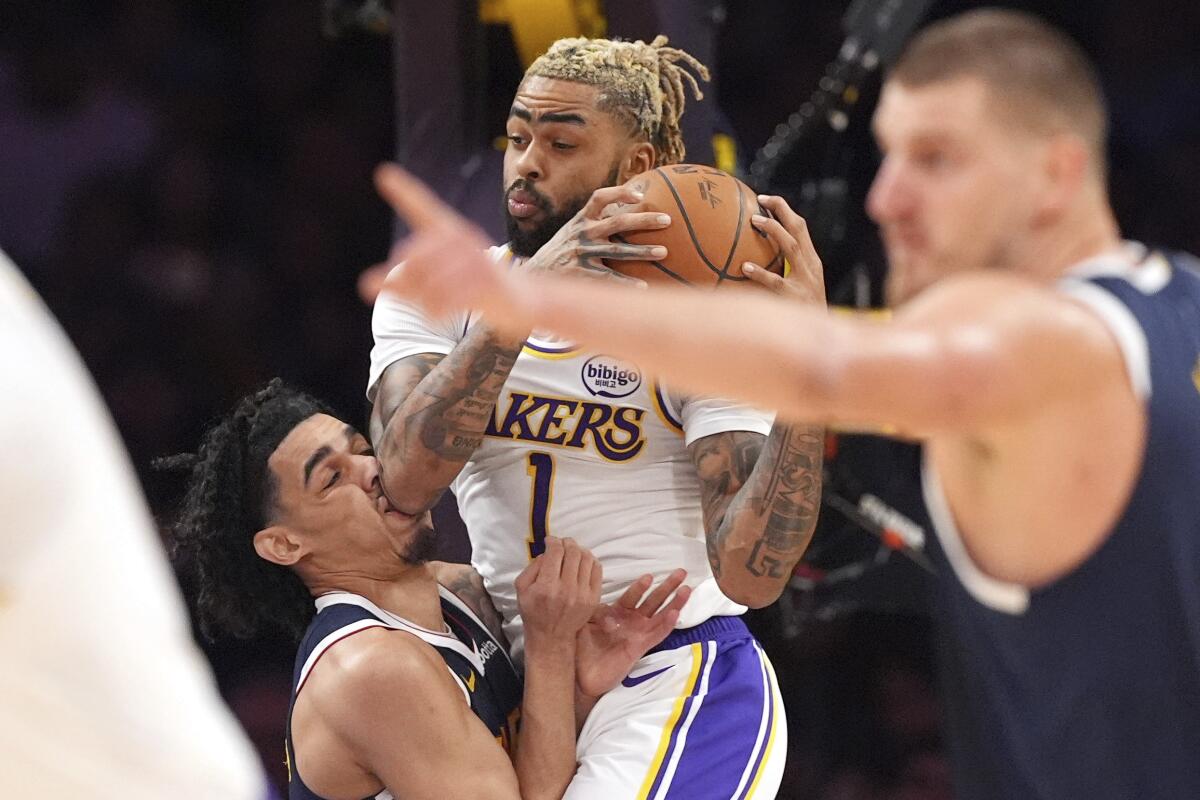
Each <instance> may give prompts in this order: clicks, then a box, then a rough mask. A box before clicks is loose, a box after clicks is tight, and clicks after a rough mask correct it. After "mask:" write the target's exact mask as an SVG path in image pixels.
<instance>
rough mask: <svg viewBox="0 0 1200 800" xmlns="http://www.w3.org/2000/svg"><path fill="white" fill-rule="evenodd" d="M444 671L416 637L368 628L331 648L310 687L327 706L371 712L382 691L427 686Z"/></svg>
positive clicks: (310, 682) (430, 650) (426, 647)
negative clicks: (349, 706)
mask: <svg viewBox="0 0 1200 800" xmlns="http://www.w3.org/2000/svg"><path fill="white" fill-rule="evenodd" d="M444 670H445V666H444V664H443V662H442V660H441V657H440V656H439V655H438V654H437V651H436V650H434V648H433V647H431V646H430V645H428V644H426V643H425V642H423V641H422V640H421V639H419V638H418V637H416V636H412V635H410V634H408V633H406V632H404V631H397V630H392V629H390V628H384V627H377V628H368V629H366V630H363V631H360V632H358V633H356V634H354V635H353V636H349V637H347V638H346V639H345V640H343V641H340V642H337V643H336V644H335V645H334V646H332V647H330V648H329V649H328V650H327V651H326V652H325V653H324V654H323V655H322V657H321V660H320V663H319V664H317V666H316V667H314V669H313V674H312V676H311V678H310V680H309V681H308V683H307V687H306V688H307V689H309V690H311V691H312V694H313V695H314V699H315V700H316V701H317V702H318V704H320V705H323V706H327V707H328V705H329V704H333V705H341V704H350V705H353V706H358V707H369V706H370V705H371V704H372V702H373V701H374V699H375V698H377V697H378V696H379V693H380V692H390V691H393V690H402V689H403V688H404V687H411V686H428V685H429V684H430V682H431V681H432V680H433V679H435V678H438V677H440V676H439V672H441V671H444ZM323 701H324V702H323Z"/></svg>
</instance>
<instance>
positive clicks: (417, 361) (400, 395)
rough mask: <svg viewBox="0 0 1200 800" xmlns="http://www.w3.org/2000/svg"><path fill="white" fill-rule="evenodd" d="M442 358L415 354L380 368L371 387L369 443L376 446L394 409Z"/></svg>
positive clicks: (431, 354)
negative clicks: (372, 400)
mask: <svg viewBox="0 0 1200 800" xmlns="http://www.w3.org/2000/svg"><path fill="white" fill-rule="evenodd" d="M443 358H445V356H444V355H442V354H441V353H418V354H416V355H412V356H407V357H405V358H401V359H398V360H396V361H393V362H392V363H391V364H389V365H388V367H387V368H386V369H384V371H383V374H382V375H380V377H379V380H378V381H377V382H376V384H375V401H374V402H373V403H372V404H371V427H370V432H371V441H372V442H374V443H375V445H376V447H378V446H379V440H380V436H381V435H382V434H383V431H384V429H385V428H386V427H387V426H388V424H389V423H390V422H391V420H392V417H393V416H394V415H395V413H396V410H397V409H398V408H400V406H402V405H404V401H405V400H407V399H408V397H409V395H411V394H412V392H413V390H414V389H416V388H417V385H418V384H420V383H421V381H422V380H424V378H425V376H426V375H428V374H429V373H430V372H432V371H433V368H434V367H436V366H437V365H438V364H440V363H441V361H442V359H443Z"/></svg>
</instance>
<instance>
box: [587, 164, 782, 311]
mask: <svg viewBox="0 0 1200 800" xmlns="http://www.w3.org/2000/svg"><path fill="white" fill-rule="evenodd" d="M628 185H630V186H634V187H636V188H638V189H639V190H641V191H642V192H643V194H644V195H645V199H644V200H643V201H642V205H643V206H645V210H646V211H661V212H664V213H666V214H670V215H671V225H670V227H668V228H666V229H665V230H660V231H632V232H630V233H625V234H617V235H615V236H613V239H614V240H615V241H622V242H629V243H632V244H650V245H654V244H658V245H662V246H663V247H666V248H667V257H666V258H665V259H663V260H662V261H620V260H617V259H612V260H610V261H609V262H608V265H609V266H610V267H612V268H613V269H614V270H616V271H617V272H620V273H621V274H623V275H628V276H630V277H632V278H640V279H641V280H644V281H646V282H647V283H666V284H686V285H688V286H711V287H714V288H715V287H718V286H721V285H724V284H726V283H728V282H734V283H745V282H748V281H749V280H750V279H749V278H747V277H746V276H745V275H743V274H742V264H744V263H745V262H747V261H751V262H753V263H755V264H757V265H759V266H761V267H764V268H766V269H767V270H769V271H770V272H774V273H776V274H779V275H782V274H783V254H782V253H780V252H779V249H778V248H777V247H776V246H775V244H774V242H772V241H771V240H770V239H769V238H768V237H767V235H766V234H764V233H762V232H760V231H759V230H758V229H757V228H755V227H754V226H753V225H751V224H750V217H751V216H753V215H754V214H762V215H763V216H770V212H768V211H767V210H766V209H765V208H762V207H761V206H760V205H759V204H758V197H757V195H755V193H754V191H753V190H752V189H751V188H750V187H749V186H747V185H746V184H744V183H742V182H741V181H739V180H738V179H737V178H735V177H733V176H732V175H730V174H729V173H727V172H722V171H721V170H719V169H715V168H714V167H707V166H702V165H699V164H672V165H670V166H666V167H658V168H657V169H654V170H652V171H650V172H645V173H642V174H641V175H637V176H635V177H633V178H631V179H630V181H629V184H628Z"/></svg>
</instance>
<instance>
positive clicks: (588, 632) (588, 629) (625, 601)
mask: <svg viewBox="0 0 1200 800" xmlns="http://www.w3.org/2000/svg"><path fill="white" fill-rule="evenodd" d="M686 577H687V572H686V571H684V570H682V569H677V570H675V571H674V572H672V573H671V574H670V575H668V576H667V578H666V579H665V580H664V581H663V582H662V583H660V584H659V585H658V586H657V587H655V588H654V591H652V592H650V594H649V595H646V597H645V598H644V599H643V597H642V595H645V594H646V591H647V590H648V589H649V588H650V586H651V584H652V583H653V582H654V578H653V577H652V576H650V575H643V576H642V577H641V578H639V579H638V580H636V581H634V583H633V584H632V585H631V586H630V587H629V588H628V589H626V590H625V593H624V594H623V595H621V597H620V598H618V599H617V601H616V602H615V603H613V604H612V605H600V606H598V607H597V608H596V609H595V611H594V613H593V614H592V617H591V619H589V620H588V622H587V624H586V625H584V626H583V628H582V629H581V630H580V631H579V637H578V639H577V640H576V641H577V643H576V647H575V682H576V685H577V686H578V688H579V692H580V693H581V694H583V695H586V696H588V697H599V696H600V695H602V694H604V693H605V692H607V691H608V690H609V689H612V688H613V687H614V686H616V685H617V684H618V683H620V682H621V679H622V678H624V677H625V676H626V675H628V674H629V670H630V669H632V668H633V665H634V664H635V663H637V660H638V659H639V658H641V657H642V656H644V655H645V654H646V651H648V650H649V649H650V648H652V647H654V646H655V645H657V644H658V643H659V642H661V641H662V640H663V639H665V638H667V635H668V634H669V633H670V632H671V631H672V630H673V629H674V628H675V623H676V622H677V621H678V620H679V612H680V610H682V609H683V607H684V605H685V604H686V603H687V601H688V598H689V597H690V596H691V593H692V590H691V587H689V586H683V585H682V584H683V580H684V578H686ZM672 593H674V594H675V596H674V597H672V598H671V600H670V602H667V598H669V597H671V594H672ZM664 603H666V604H665V605H664Z"/></svg>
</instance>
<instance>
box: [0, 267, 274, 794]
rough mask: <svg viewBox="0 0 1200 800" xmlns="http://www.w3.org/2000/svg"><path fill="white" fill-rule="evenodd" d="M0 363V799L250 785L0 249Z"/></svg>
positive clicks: (142, 522)
mask: <svg viewBox="0 0 1200 800" xmlns="http://www.w3.org/2000/svg"><path fill="white" fill-rule="evenodd" d="M0 375H2V376H3V385H4V390H3V391H2V392H0V452H3V454H4V455H3V459H4V461H3V466H0V697H2V698H3V700H0V797H6V798H17V797H28V798H34V797H37V798H62V799H63V800H66V798H78V797H92V798H113V799H114V800H115V799H116V798H122V800H163V798H173V799H179V800H184V799H187V800H212V798H218V797H219V798H231V799H232V800H250V798H262V797H264V796H265V794H266V781H265V778H264V777H263V776H262V773H261V771H260V767H259V764H258V759H257V757H256V756H255V754H254V753H253V751H252V750H251V748H250V745H249V742H248V741H247V740H246V738H245V736H244V735H243V734H242V732H241V731H240V730H239V729H238V727H237V723H236V722H234V720H233V717H232V716H231V715H230V713H229V712H228V710H226V708H225V707H224V705H223V704H222V702H221V698H220V696H219V695H218V694H217V691H216V686H215V685H214V682H213V679H212V675H211V674H210V672H209V670H208V666H207V664H205V662H204V659H203V658H202V656H201V654H200V652H199V650H198V649H197V648H196V646H195V645H194V643H193V642H192V640H191V633H190V630H189V628H188V624H187V615H186V614H185V612H184V608H183V604H182V603H181V602H180V598H179V593H178V590H177V589H176V587H175V581H174V578H173V576H172V575H171V572H170V569H169V568H168V566H167V563H166V559H165V558H164V557H163V554H162V549H161V545H160V544H159V542H158V538H157V536H156V535H155V530H154V526H153V524H152V522H151V520H150V515H149V513H148V512H147V510H146V507H145V504H144V502H143V501H142V497H141V494H140V492H139V490H138V488H137V484H136V481H135V479H134V476H133V471H132V470H131V469H130V467H129V462H128V459H127V458H126V457H125V454H124V452H123V451H122V449H121V446H120V443H119V441H118V439H117V436H116V432H115V431H114V429H113V427H112V424H111V422H110V421H109V419H108V415H107V413H106V412H105V410H104V408H103V406H102V405H101V404H100V403H99V401H98V400H97V396H96V392H95V390H94V388H93V387H92V385H91V381H90V379H89V378H88V375H87V373H86V372H85V371H84V369H83V367H82V365H81V364H80V363H79V359H78V357H77V356H76V354H75V353H74V352H73V351H72V350H71V348H70V345H69V344H68V343H67V340H66V337H64V336H63V335H62V332H61V331H60V330H59V329H58V327H57V326H56V325H55V324H54V321H53V320H52V319H51V317H50V315H49V314H47V313H46V310H45V308H44V307H43V306H42V304H41V302H40V301H39V300H38V298H37V296H36V295H34V293H33V291H32V290H31V289H30V288H29V286H28V285H27V284H26V283H25V281H24V280H23V279H22V278H21V277H20V275H18V274H17V271H16V269H15V268H14V267H13V266H12V264H11V263H10V262H8V261H7V259H5V258H4V255H3V254H2V253H0Z"/></svg>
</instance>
